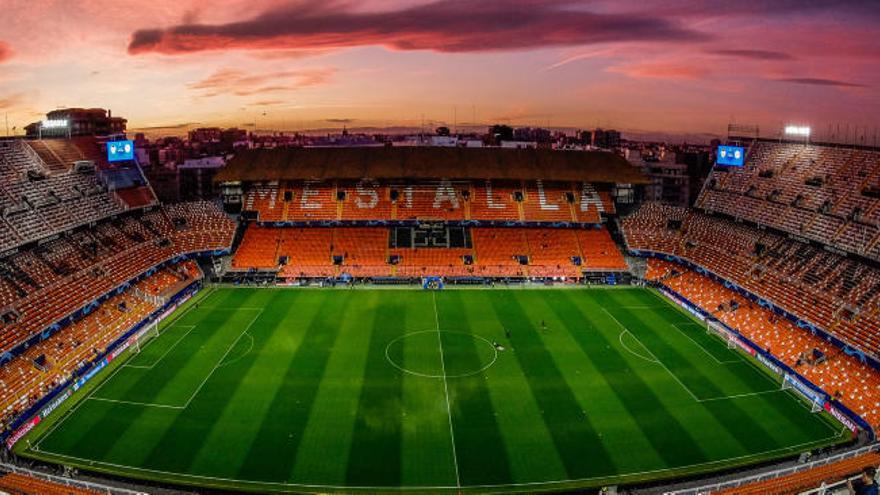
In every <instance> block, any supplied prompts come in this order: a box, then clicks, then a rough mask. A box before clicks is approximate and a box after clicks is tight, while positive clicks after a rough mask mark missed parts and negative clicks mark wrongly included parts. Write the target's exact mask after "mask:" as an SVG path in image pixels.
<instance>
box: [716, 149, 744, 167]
mask: <svg viewBox="0 0 880 495" xmlns="http://www.w3.org/2000/svg"><path fill="white" fill-rule="evenodd" d="M745 162H746V149H745V148H743V147H742V146H719V147H718V152H717V153H716V154H715V163H717V164H718V165H728V166H731V167H742V166H743V165H744V164H745Z"/></svg>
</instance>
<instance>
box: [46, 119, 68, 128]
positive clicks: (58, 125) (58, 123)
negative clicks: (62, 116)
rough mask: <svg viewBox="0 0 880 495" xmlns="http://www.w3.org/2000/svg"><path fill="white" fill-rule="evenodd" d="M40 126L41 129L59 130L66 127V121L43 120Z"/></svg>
mask: <svg viewBox="0 0 880 495" xmlns="http://www.w3.org/2000/svg"><path fill="white" fill-rule="evenodd" d="M40 126H41V127H42V128H43V129H60V128H62V127H67V121H66V120H44V121H42V122H41V123H40Z"/></svg>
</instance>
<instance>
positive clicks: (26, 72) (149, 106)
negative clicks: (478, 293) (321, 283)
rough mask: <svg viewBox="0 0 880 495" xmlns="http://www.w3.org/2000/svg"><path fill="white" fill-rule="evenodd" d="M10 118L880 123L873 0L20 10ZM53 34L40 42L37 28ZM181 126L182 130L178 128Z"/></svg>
mask: <svg viewBox="0 0 880 495" xmlns="http://www.w3.org/2000/svg"><path fill="white" fill-rule="evenodd" d="M4 10H5V12H6V14H7V15H5V16H4V17H3V18H2V19H0V112H2V113H4V114H5V115H7V116H8V120H9V125H10V127H16V128H17V130H18V132H21V129H22V128H23V127H24V125H26V124H28V123H30V122H32V121H35V120H39V119H40V118H41V116H42V115H43V114H45V112H46V111H48V110H51V109H54V108H56V107H64V106H69V107H78V106H82V107H93V106H94V107H106V108H110V109H112V110H113V111H114V114H118V115H121V116H124V117H126V118H128V119H129V127H130V129H132V130H146V131H148V132H149V131H155V132H159V131H161V132H165V133H168V134H173V133H182V132H185V130H186V129H187V128H189V127H191V126H202V125H204V126H211V125H218V126H238V127H251V128H254V127H256V128H261V129H262V128H265V129H282V130H297V129H316V128H341V127H343V126H348V127H356V128H362V127H374V128H375V127H419V126H421V125H423V123H424V124H432V125H444V124H445V125H450V124H453V125H454V124H458V125H459V126H482V125H485V124H489V123H495V122H499V123H507V124H511V125H541V126H547V127H555V128H578V127H583V128H589V127H597V126H599V127H616V128H619V129H623V130H628V131H634V130H635V131H643V132H668V133H683V134H685V133H687V134H697V133H722V132H723V131H724V130H725V129H726V125H727V123H728V122H731V121H738V122H747V123H754V124H758V125H761V126H762V127H764V128H772V127H778V126H780V125H781V124H782V123H785V122H798V123H804V124H810V125H814V126H816V127H818V128H820V129H822V128H826V127H828V126H830V125H833V124H835V123H840V124H845V125H846V124H848V125H852V126H854V127H855V126H863V127H865V128H875V127H876V125H877V119H876V117H875V116H876V114H877V113H878V111H880V96H877V92H876V88H877V85H878V83H880V71H878V70H877V68H876V67H877V66H878V65H877V63H878V62H880V36H877V35H878V34H880V27H878V26H880V13H878V12H877V9H875V8H873V6H872V5H871V2H859V1H838V2H814V1H806V2H804V1H801V2H795V1H789V0H782V1H778V2H773V3H772V4H769V5H767V4H766V3H765V2H757V1H745V2H738V3H737V4H735V5H727V4H725V3H724V2H720V1H716V0H712V1H704V2H688V1H684V0H668V1H651V0H648V1H642V2H622V1H618V2H606V1H595V2H576V1H571V0H534V1H515V2H503V1H500V0H490V1H484V2H467V1H463V0H454V1H447V2H431V1H427V2H425V1H411V2H404V1H393V0H376V1H371V2H362V3H355V2H345V1H330V2H326V1H325V2H318V1H312V0H306V1H293V2H291V1H277V0H276V1H267V2H261V4H260V7H259V8H257V9H255V8H254V7H253V6H252V3H251V2H246V1H243V0H232V1H226V2H206V1H201V0H179V1H175V2H170V1H154V2H149V3H136V2H107V1H103V0H87V1H82V2H60V1H53V0H36V1H26V0H12V1H11V2H7V4H6V5H4ZM35 34H36V35H35ZM176 131H179V132H176Z"/></svg>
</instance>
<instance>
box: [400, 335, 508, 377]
mask: <svg viewBox="0 0 880 495" xmlns="http://www.w3.org/2000/svg"><path fill="white" fill-rule="evenodd" d="M441 343H442V347H441ZM385 358H386V359H387V360H388V362H389V363H391V366H394V367H395V368H397V369H398V370H400V371H402V372H404V373H407V374H410V375H415V376H421V377H423V378H444V377H445V378H464V377H467V376H473V375H476V374H479V373H482V372H483V371H485V370H487V369H489V367H490V366H492V365H493V364H495V361H496V360H497V359H498V349H496V347H495V344H493V343H492V342H490V341H489V340H487V339H486V338H484V337H480V336H479V335H474V334H472V333H467V332H446V331H441V332H439V334H438V332H437V330H423V331H421V332H412V333H407V334H404V335H401V336H400V337H397V338H396V339H394V340H392V341H391V342H389V343H388V346H387V347H385Z"/></svg>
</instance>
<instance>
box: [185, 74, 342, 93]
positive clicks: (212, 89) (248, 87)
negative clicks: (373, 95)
mask: <svg viewBox="0 0 880 495" xmlns="http://www.w3.org/2000/svg"><path fill="white" fill-rule="evenodd" d="M335 72H336V70H335V69H329V68H317V69H293V70H284V71H276V72H265V73H251V72H245V71H243V70H239V69H220V70H218V71H216V72H214V73H213V74H211V75H210V76H208V77H206V78H205V79H202V80H201V81H198V82H195V83H192V84H190V85H189V88H190V89H193V90H197V91H200V92H201V93H202V96H206V97H211V96H217V95H220V94H232V95H236V96H251V95H260V94H267V93H278V92H284V91H292V90H296V89H300V88H305V87H309V86H317V85H320V84H324V83H326V82H328V81H329V80H330V78H331V77H332V76H333V74H334V73H335Z"/></svg>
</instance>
